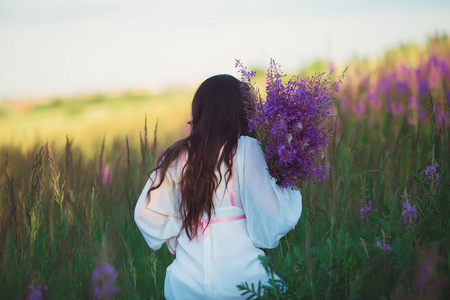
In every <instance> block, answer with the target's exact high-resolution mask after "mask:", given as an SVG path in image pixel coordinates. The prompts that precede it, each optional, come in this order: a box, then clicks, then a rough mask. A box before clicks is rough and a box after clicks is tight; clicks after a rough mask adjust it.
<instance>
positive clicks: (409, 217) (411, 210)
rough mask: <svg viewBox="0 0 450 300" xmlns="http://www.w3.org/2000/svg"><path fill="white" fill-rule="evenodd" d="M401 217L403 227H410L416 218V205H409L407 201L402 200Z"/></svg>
mask: <svg viewBox="0 0 450 300" xmlns="http://www.w3.org/2000/svg"><path fill="white" fill-rule="evenodd" d="M402 207H403V210H402V217H403V224H404V228H405V229H411V228H412V227H413V226H414V223H415V220H417V212H416V205H415V204H413V205H411V204H410V203H408V201H402Z"/></svg>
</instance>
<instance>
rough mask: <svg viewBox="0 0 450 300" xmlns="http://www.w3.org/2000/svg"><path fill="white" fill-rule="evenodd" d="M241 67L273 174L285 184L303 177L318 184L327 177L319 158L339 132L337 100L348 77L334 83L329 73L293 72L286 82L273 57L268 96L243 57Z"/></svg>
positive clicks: (253, 123) (252, 121)
mask: <svg viewBox="0 0 450 300" xmlns="http://www.w3.org/2000/svg"><path fill="white" fill-rule="evenodd" d="M236 66H237V67H239V68H240V70H239V72H240V73H241V75H242V76H241V78H242V81H243V82H244V83H247V84H248V85H249V87H250V95H249V100H250V103H251V105H250V106H251V107H250V108H249V109H248V113H247V118H248V121H249V127H250V130H251V131H252V132H253V133H254V134H255V135H256V138H257V139H258V140H259V141H260V143H261V145H262V147H263V149H264V152H265V154H266V161H267V164H268V167H269V172H270V174H271V175H272V176H273V177H274V178H276V179H277V182H278V184H279V185H280V186H283V187H291V188H294V187H295V185H296V184H297V183H299V182H300V181H302V180H306V181H307V182H308V183H309V182H310V181H313V182H314V183H316V182H318V181H321V180H322V179H323V178H325V175H326V172H327V170H328V166H322V165H320V164H319V163H318V162H317V161H316V158H323V157H324V155H325V148H326V147H327V146H328V140H329V136H330V135H331V134H332V133H333V132H334V122H333V119H331V118H330V116H331V114H330V109H331V100H333V99H334V97H333V93H334V92H335V91H337V90H338V87H339V84H340V82H341V81H340V79H341V78H342V77H341V78H339V81H338V82H334V83H333V82H331V81H330V79H328V78H323V75H324V73H322V74H318V75H316V76H312V77H308V78H306V79H304V78H300V77H299V76H293V77H292V78H291V79H290V80H289V81H288V82H287V84H284V83H283V82H282V77H284V75H283V74H282V73H281V71H280V66H279V65H278V64H276V63H275V61H273V60H271V62H270V66H269V69H268V70H267V82H266V93H267V98H266V99H265V100H263V99H262V98H261V96H260V94H259V92H258V90H257V89H256V88H255V87H254V86H253V84H252V83H251V77H253V76H254V74H255V73H254V72H248V71H247V69H246V68H245V67H244V66H243V65H242V63H241V62H240V61H239V60H237V61H236Z"/></svg>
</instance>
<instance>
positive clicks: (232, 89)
mask: <svg viewBox="0 0 450 300" xmlns="http://www.w3.org/2000/svg"><path fill="white" fill-rule="evenodd" d="M247 93H248V88H247V86H246V85H243V84H242V83H241V82H240V81H239V80H237V79H236V78H234V77H233V76H231V75H216V76H213V77H210V78H208V79H206V80H205V81H204V82H203V83H202V84H201V85H200V86H199V88H198V89H197V92H196V93H195V95H194V99H193V100H192V121H191V122H192V123H191V125H192V128H191V133H190V135H189V136H188V137H186V138H185V139H182V140H180V141H178V142H176V143H175V144H173V145H172V146H171V147H170V148H168V149H167V150H166V151H165V152H164V153H163V154H162V156H161V158H160V159H159V160H158V162H157V163H156V165H155V167H154V168H153V169H152V170H151V171H150V173H151V172H154V171H158V172H159V174H160V178H161V179H160V182H159V183H158V184H153V185H152V187H151V188H150V190H149V195H150V192H151V191H152V190H155V189H157V188H159V187H160V186H161V184H162V182H163V181H164V178H165V175H164V174H166V171H167V169H168V168H169V166H170V165H171V163H172V162H173V161H175V160H177V159H179V158H180V156H181V155H182V154H183V152H184V151H187V153H188V155H187V164H186V166H185V167H184V168H183V173H182V175H181V182H179V183H178V184H179V185H180V189H181V202H180V205H179V213H180V216H181V218H182V220H183V223H182V229H185V230H186V234H187V236H188V238H189V239H192V238H194V237H195V235H196V232H197V230H198V227H199V220H200V218H201V217H202V215H203V214H204V213H205V212H206V213H207V215H208V220H210V219H211V213H212V211H213V210H214V202H213V195H214V192H215V191H216V189H217V187H218V185H219V183H220V182H221V181H222V177H223V179H224V180H226V183H228V181H229V180H230V178H231V174H232V165H233V160H232V158H233V156H234V155H235V152H236V146H237V142H238V138H239V136H241V135H250V133H249V129H248V122H247V119H246V113H245V109H246V105H245V103H246V97H247V96H248V95H247ZM222 147H223V151H222V154H221V155H220V157H219V154H220V150H221V149H222ZM223 163H225V165H226V167H227V171H226V172H225V174H224V175H223V176H222V173H221V172H220V167H221V165H222V164H223ZM216 170H218V171H219V178H217V176H216V175H215V171H216ZM175 184H177V183H175ZM149 201H151V199H150V197H149Z"/></svg>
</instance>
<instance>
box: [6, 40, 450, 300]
mask: <svg viewBox="0 0 450 300" xmlns="http://www.w3.org/2000/svg"><path fill="white" fill-rule="evenodd" d="M348 66H349V70H348V73H347V77H346V78H345V79H344V84H343V88H342V89H341V91H340V92H339V93H338V94H337V100H336V101H335V106H334V110H335V112H336V114H337V116H338V117H337V119H338V131H337V133H336V134H335V136H334V139H333V140H332V142H331V143H330V146H329V149H328V160H329V162H330V165H331V173H330V175H329V176H328V177H327V178H326V179H325V180H324V181H322V182H320V183H319V184H317V185H313V184H312V185H302V186H301V187H300V188H301V191H302V194H303V199H304V212H303V215H302V217H301V219H300V222H299V224H298V226H297V227H296V228H295V230H293V231H291V232H290V233H289V234H288V235H287V236H286V237H284V238H283V239H282V240H281V243H280V245H279V247H277V248H276V249H273V250H267V251H266V253H267V256H266V258H265V259H263V260H262V263H263V264H264V265H265V266H267V268H268V269H269V270H271V269H274V270H275V271H276V273H277V274H278V275H279V276H280V277H281V278H282V279H283V280H284V284H285V287H284V288H283V287H281V286H280V285H277V284H276V283H275V282H272V284H271V285H270V286H267V287H265V288H264V289H261V291H259V292H258V289H257V287H255V288H252V287H251V286H246V285H245V284H244V285H242V286H241V288H242V290H243V292H247V294H246V295H247V296H249V297H253V298H254V299H255V298H256V297H258V298H260V299H276V298H279V299H298V298H301V299H446V298H450V282H449V281H450V240H449V237H450V176H449V157H450V151H449V147H448V143H449V135H448V134H449V128H450V127H449V123H448V122H449V119H448V116H449V104H450V39H449V38H447V37H446V36H441V37H434V38H430V41H429V43H428V44H427V45H425V46H417V45H416V46H414V45H406V46H402V47H399V48H398V49H392V50H389V51H387V52H386V55H385V56H384V57H380V58H378V59H374V60H371V61H369V60H355V61H353V62H350V63H349V64H348ZM326 67H327V66H326V65H323V64H318V65H317V66H316V69H317V68H319V69H321V68H326ZM337 68H339V67H337ZM316 69H311V70H313V71H317V70H316ZM311 70H310V71H311ZM323 71H328V70H323ZM193 92H194V89H192V90H190V89H184V90H175V91H167V92H164V93H161V94H159V95H147V94H136V93H134V94H133V93H127V94H120V95H116V96H114V95H103V96H101V95H97V96H92V97H90V96H89V97H85V98H83V99H81V97H80V98H76V99H53V100H50V101H46V102H40V103H27V102H22V103H20V104H18V103H2V104H1V107H0V126H1V128H2V135H1V138H0V167H1V174H2V175H1V177H0V178H1V179H0V208H1V213H0V244H1V245H2V247H1V248H0V270H1V273H0V291H1V295H2V298H3V299H17V298H27V297H31V296H34V297H35V298H29V299H41V298H42V297H44V298H47V297H48V298H51V299H69V298H70V299H81V298H83V299H84V298H102V297H103V298H120V299H128V298H130V299H163V298H164V295H163V283H164V276H165V268H166V267H167V266H168V265H169V264H170V262H171V261H172V260H173V259H174V257H173V256H172V255H171V254H170V253H169V252H168V251H167V250H166V249H164V248H163V249H162V250H159V251H158V252H152V251H151V250H150V249H149V248H148V246H147V245H146V243H145V241H144V239H143V237H142V236H141V233H140V232H139V230H138V229H137V227H136V226H135V224H134V221H133V210H134V205H135V203H136V201H137V198H138V196H139V194H140V192H141V189H142V187H143V184H144V182H145V181H146V176H147V172H148V170H149V169H150V168H151V167H152V165H153V162H154V158H155V156H157V155H158V153H160V151H161V150H162V149H164V148H165V147H167V145H169V144H170V143H171V142H173V141H175V140H176V139H177V138H179V137H181V136H183V135H186V134H187V132H186V129H185V123H186V121H187V120H189V117H190V116H189V105H190V101H191V98H192V96H193ZM146 115H147V120H146V118H145V116H146ZM156 119H158V134H157V142H156V144H155V136H154V125H155V123H156ZM146 122H147V123H146ZM66 134H67V136H68V138H66ZM105 136H106V137H105ZM435 164H437V167H436V165H435ZM39 295H41V296H42V297H41V298H39Z"/></svg>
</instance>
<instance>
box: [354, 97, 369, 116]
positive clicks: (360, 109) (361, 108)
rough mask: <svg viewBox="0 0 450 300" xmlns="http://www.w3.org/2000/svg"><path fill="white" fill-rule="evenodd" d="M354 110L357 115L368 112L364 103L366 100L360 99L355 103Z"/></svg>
mask: <svg viewBox="0 0 450 300" xmlns="http://www.w3.org/2000/svg"><path fill="white" fill-rule="evenodd" d="M352 110H353V113H354V114H355V115H357V116H358V117H360V116H362V115H364V114H365V113H366V106H365V105H364V102H362V101H358V102H356V103H355V104H353V107H352Z"/></svg>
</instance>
